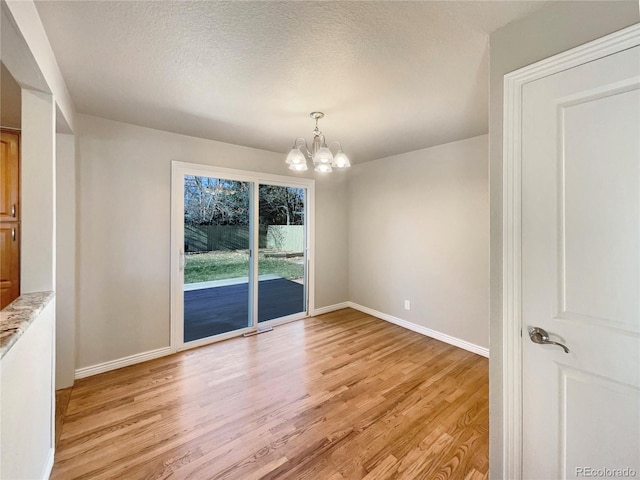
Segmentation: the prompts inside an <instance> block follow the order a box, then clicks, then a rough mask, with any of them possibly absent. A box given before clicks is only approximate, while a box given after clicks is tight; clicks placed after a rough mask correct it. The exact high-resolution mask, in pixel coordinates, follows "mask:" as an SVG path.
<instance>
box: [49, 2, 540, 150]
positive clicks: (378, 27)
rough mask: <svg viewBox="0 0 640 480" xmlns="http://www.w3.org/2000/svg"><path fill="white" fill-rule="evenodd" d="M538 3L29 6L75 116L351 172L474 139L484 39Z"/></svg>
mask: <svg viewBox="0 0 640 480" xmlns="http://www.w3.org/2000/svg"><path fill="white" fill-rule="evenodd" d="M546 3H549V2H540V1H532V2H529V1H516V2H501V1H486V2H481V1H472V2H457V1H435V2H429V1H424V2H391V1H387V2H239V1H229V2H221V1H207V2H170V1H160V2H138V1H123V2H117V1H95V2H94V1H69V2H58V1H43V2H37V8H38V11H39V13H40V16H41V18H42V22H43V24H44V27H45V30H46V32H47V34H48V36H49V39H50V41H51V44H52V47H53V51H54V53H55V55H56V58H57V60H58V63H59V65H60V69H61V70H62V73H63V76H64V78H65V80H66V82H67V86H68V88H69V91H70V93H71V96H72V98H73V100H74V102H75V104H76V107H77V109H78V111H79V112H82V113H88V114H91V115H97V116H101V117H106V118H110V119H113V120H119V121H123V122H127V123H133V124H137V125H144V126H148V127H152V128H157V129H162V130H168V131H172V132H178V133H184V134H188V135H193V136H198V137H204V138H210V139H214V140H220V141H223V142H229V143H235V144H239V145H246V146H250V147H255V148H261V149H265V150H271V151H278V152H287V151H288V150H289V149H290V148H291V143H292V142H293V139H294V138H295V137H297V136H305V137H306V138H307V139H310V137H311V135H310V134H311V130H312V129H313V121H312V120H311V119H310V118H309V116H308V114H309V112H311V111H314V110H320V111H323V112H325V114H326V117H325V118H324V119H323V120H321V121H320V129H321V130H323V131H324V133H325V134H326V136H327V140H339V141H340V142H341V143H342V144H343V147H344V150H345V152H346V153H347V154H348V155H349V156H350V157H351V159H352V161H355V162H361V161H367V160H372V159H376V158H381V157H385V156H388V155H392V154H397V153H402V152H407V151H411V150H417V149H420V148H425V147H428V146H432V145H437V144H441V143H446V142H450V141H454V140H459V139H462V138H467V137H471V136H475V135H480V134H483V133H486V132H487V117H488V33H490V32H492V31H493V30H496V29H497V28H499V27H501V26H503V25H505V24H507V23H509V22H511V21H513V20H515V19H517V18H521V17H523V16H525V15H527V14H529V13H531V12H533V11H535V10H538V9H539V8H541V7H543V6H544V5H545V4H546Z"/></svg>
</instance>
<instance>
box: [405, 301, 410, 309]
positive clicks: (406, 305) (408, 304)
mask: <svg viewBox="0 0 640 480" xmlns="http://www.w3.org/2000/svg"><path fill="white" fill-rule="evenodd" d="M404 309H405V310H411V301H409V300H405V301H404Z"/></svg>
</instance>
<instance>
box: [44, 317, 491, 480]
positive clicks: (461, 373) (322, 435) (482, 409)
mask: <svg viewBox="0 0 640 480" xmlns="http://www.w3.org/2000/svg"><path fill="white" fill-rule="evenodd" d="M63 415H64V417H63V421H62V432H61V435H60V440H59V443H58V446H57V451H56V458H55V465H54V470H53V474H52V477H51V478H52V479H72V478H86V479H106V478H117V479H143V478H144V479H152V478H153V479H160V478H171V479H240V480H248V479H295V480H298V479H309V480H341V479H361V478H366V479H383V478H402V479H405V478H406V479H429V480H431V479H452V478H456V479H458V478H459V479H482V478H486V477H487V471H488V453H489V452H488V361H487V359H485V358H483V357H480V356H478V355H475V354H473V353H469V352H467V351H465V350H461V349H459V348H456V347H453V346H451V345H447V344H445V343H442V342H439V341H437V340H433V339H430V338H428V337H424V336H422V335H419V334H417V333H414V332H411V331H409V330H405V329H403V328H400V327H397V326H395V325H392V324H389V323H386V322H384V321H382V320H379V319H376V318H374V317H371V316H369V315H366V314H363V313H361V312H358V311H356V310H352V309H345V310H340V311H338V312H333V313H329V314H326V315H322V316H319V317H315V318H310V319H306V320H304V321H298V322H294V323H289V324H287V325H282V326H280V327H277V328H276V329H275V330H274V331H272V332H269V333H264V334H261V335H258V336H254V337H249V338H236V339H232V340H227V341H224V342H220V343H217V344H214V345H209V346H206V347H201V348H198V349H194V350H190V351H187V352H183V353H179V354H176V355H172V356H169V357H164V358H160V359H157V360H153V361H149V362H145V363H143V364H139V365H135V366H131V367H127V368H122V369H120V370H116V371H113V372H108V373H104V374H101V375H96V376H94V377H90V378H86V379H83V380H79V381H77V382H76V384H75V386H74V387H73V389H72V390H71V394H70V397H69V402H68V407H67V410H66V412H65V413H64V414H63Z"/></svg>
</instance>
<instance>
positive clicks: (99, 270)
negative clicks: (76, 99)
mask: <svg viewBox="0 0 640 480" xmlns="http://www.w3.org/2000/svg"><path fill="white" fill-rule="evenodd" d="M77 125H78V129H79V131H78V135H77V138H78V143H77V148H78V155H79V162H80V163H79V172H78V173H79V192H78V198H79V217H78V218H79V220H78V248H79V257H78V262H79V278H78V292H77V294H78V311H77V326H78V329H77V332H76V335H77V362H76V369H77V368H82V367H88V366H92V365H97V364H100V363H103V362H107V361H111V360H116V359H120V358H123V357H127V356H130V355H134V354H138V353H142V352H146V351H150V350H155V349H158V348H162V347H167V346H169V343H170V274H169V265H170V264H169V261H170V257H169V245H170V208H171V161H172V160H178V161H183V162H193V163H201V164H208V165H217V166H222V167H228V168H236V169H243V170H248V171H256V172H265V173H274V174H280V175H290V173H291V172H290V170H288V169H287V166H286V164H285V163H284V157H285V154H283V153H273V152H266V151H262V150H256V149H252V148H246V147H240V146H236V145H230V144H225V143H221V142H215V141H211V140H205V139H201V138H195V137H188V136H184V135H178V134H174V133H169V132H163V131H159V130H152V129H149V128H143V127H138V126H133V125H127V124H123V123H119V122H114V121H110V120H105V119H101V118H97V117H91V116H87V115H79V116H78V117H77ZM286 148H287V147H285V150H286ZM344 173H345V172H335V173H333V174H332V175H329V176H317V177H316V292H315V303H316V307H323V306H328V305H332V304H336V303H341V302H344V301H346V300H348V298H347V288H348V285H347V274H346V268H347V252H346V244H347V242H346V235H347V230H346V227H347V207H346V204H345V202H346V189H347V183H346V176H345V175H344ZM306 176H310V177H312V176H313V173H309V172H308V174H307V175H306Z"/></svg>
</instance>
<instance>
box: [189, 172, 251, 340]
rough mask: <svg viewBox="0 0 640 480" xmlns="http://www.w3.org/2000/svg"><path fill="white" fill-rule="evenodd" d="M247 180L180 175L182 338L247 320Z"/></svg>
mask: <svg viewBox="0 0 640 480" xmlns="http://www.w3.org/2000/svg"><path fill="white" fill-rule="evenodd" d="M251 190H252V185H251V183H249V182H240V181H235V180H229V179H224V178H212V177H200V176H196V175H185V176H184V289H183V290H184V343H187V342H191V341H194V340H200V339H203V338H207V337H211V336H214V335H219V334H222V333H228V332H232V331H234V330H240V329H243V328H247V327H250V326H251V325H252V322H251V317H250V315H249V269H250V257H249V252H250V239H251V216H250V209H249V205H250V200H251V197H252V195H251Z"/></svg>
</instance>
